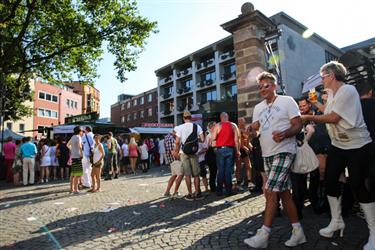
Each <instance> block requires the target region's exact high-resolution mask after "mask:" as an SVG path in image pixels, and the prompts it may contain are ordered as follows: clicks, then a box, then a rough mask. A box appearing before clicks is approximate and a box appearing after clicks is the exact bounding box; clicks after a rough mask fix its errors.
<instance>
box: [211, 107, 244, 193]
mask: <svg viewBox="0 0 375 250" xmlns="http://www.w3.org/2000/svg"><path fill="white" fill-rule="evenodd" d="M212 139H213V140H214V141H216V143H215V146H216V165H217V189H216V194H217V195H218V196H221V195H223V184H225V195H231V194H232V173H233V166H234V157H235V156H237V157H239V156H240V145H239V143H238V142H239V141H238V128H237V125H236V124H234V123H232V122H230V121H229V116H228V114H227V113H225V112H223V113H221V114H220V122H219V123H217V124H216V125H215V128H214V131H213V135H212Z"/></svg>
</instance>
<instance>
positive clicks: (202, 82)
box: [197, 80, 206, 88]
mask: <svg viewBox="0 0 375 250" xmlns="http://www.w3.org/2000/svg"><path fill="white" fill-rule="evenodd" d="M205 84H206V80H203V81H200V82H198V83H197V87H198V88H203V87H204V86H205Z"/></svg>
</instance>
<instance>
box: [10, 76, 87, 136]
mask: <svg viewBox="0 0 375 250" xmlns="http://www.w3.org/2000/svg"><path fill="white" fill-rule="evenodd" d="M29 84H30V89H31V90H32V91H34V97H33V102H28V103H26V105H27V106H28V107H30V108H32V109H33V111H34V112H33V115H32V116H30V117H25V118H24V119H22V120H19V121H16V122H15V121H7V122H5V123H6V124H5V125H6V127H7V128H8V129H10V130H12V131H14V132H18V133H21V134H23V135H25V136H32V137H35V136H37V138H40V136H42V134H43V133H38V131H37V130H38V129H40V130H42V129H44V128H45V127H51V126H53V125H60V124H64V119H65V117H68V116H74V115H80V114H82V96H80V95H78V94H76V93H74V92H73V89H72V88H70V87H67V86H58V85H52V84H49V83H45V82H42V81H40V80H30V83H29Z"/></svg>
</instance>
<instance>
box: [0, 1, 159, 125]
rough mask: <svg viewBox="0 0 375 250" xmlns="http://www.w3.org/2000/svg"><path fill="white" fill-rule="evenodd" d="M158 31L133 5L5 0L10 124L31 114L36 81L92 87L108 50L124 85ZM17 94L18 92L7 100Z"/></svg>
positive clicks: (1, 11) (3, 55)
mask: <svg viewBox="0 0 375 250" xmlns="http://www.w3.org/2000/svg"><path fill="white" fill-rule="evenodd" d="M153 32H156V23H155V22H150V21H149V20H147V19H146V18H145V17H142V16H141V15H140V14H139V12H138V9H137V5H136V2H135V1H131V0H2V1H1V3H0V77H1V78H0V83H1V84H5V85H6V89H7V92H6V93H7V99H6V100H7V101H6V107H5V110H6V115H5V119H17V118H19V117H20V116H22V115H25V114H27V112H26V113H25V110H26V109H25V107H24V106H23V100H27V99H28V98H29V99H30V95H31V93H29V94H26V93H27V90H28V88H29V87H28V81H29V80H30V79H32V78H35V77H36V76H37V77H40V78H42V79H45V80H47V81H49V82H58V81H64V80H72V79H73V78H75V77H77V78H79V79H80V80H82V81H85V82H89V83H92V82H93V79H94V78H95V77H97V74H96V69H97V65H98V62H99V61H100V59H101V57H102V55H103V53H104V51H103V47H104V46H107V50H108V51H109V52H110V53H112V54H114V55H115V58H116V59H115V62H114V67H115V69H116V71H117V78H118V79H119V80H120V81H122V82H124V81H125V80H126V77H125V74H126V72H129V71H132V70H135V69H136V59H137V56H138V55H139V53H140V52H142V50H143V49H144V46H145V41H146V39H147V38H148V37H149V36H150V34H151V33H153ZM12 91H19V93H18V94H14V95H13V93H12V95H8V93H9V92H12ZM10 98H12V100H8V99H10ZM13 98H21V100H20V102H19V101H17V100H16V99H13ZM22 98H23V99H22Z"/></svg>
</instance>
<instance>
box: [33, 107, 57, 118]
mask: <svg viewBox="0 0 375 250" xmlns="http://www.w3.org/2000/svg"><path fill="white" fill-rule="evenodd" d="M38 116H39V117H50V118H57V116H58V113H57V111H54V110H49V109H38Z"/></svg>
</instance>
